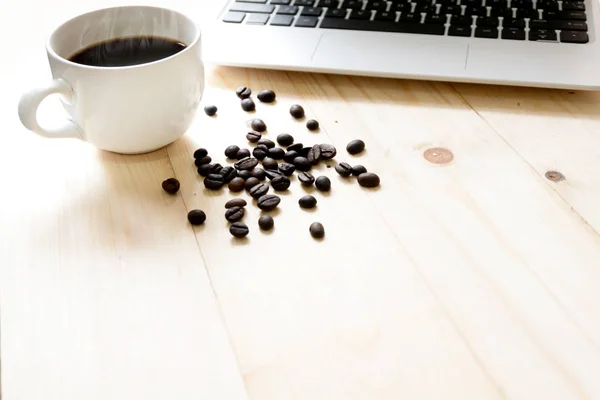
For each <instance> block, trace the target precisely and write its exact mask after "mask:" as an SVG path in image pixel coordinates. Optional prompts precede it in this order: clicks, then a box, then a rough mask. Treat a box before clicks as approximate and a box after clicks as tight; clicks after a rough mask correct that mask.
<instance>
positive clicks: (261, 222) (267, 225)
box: [258, 215, 275, 231]
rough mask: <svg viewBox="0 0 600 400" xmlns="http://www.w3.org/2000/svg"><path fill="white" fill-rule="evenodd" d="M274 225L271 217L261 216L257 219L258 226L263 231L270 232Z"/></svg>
mask: <svg viewBox="0 0 600 400" xmlns="http://www.w3.org/2000/svg"><path fill="white" fill-rule="evenodd" d="M274 225H275V221H273V217H271V216H270V215H263V216H262V217H260V218H259V219H258V226H259V227H260V229H262V230H263V231H270V230H271V229H273V226H274Z"/></svg>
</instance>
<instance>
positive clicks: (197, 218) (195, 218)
mask: <svg viewBox="0 0 600 400" xmlns="http://www.w3.org/2000/svg"><path fill="white" fill-rule="evenodd" d="M187 218H188V221H190V224H192V225H202V224H203V223H204V221H206V214H205V213H204V211H202V210H192V211H190V212H189V213H188V215H187Z"/></svg>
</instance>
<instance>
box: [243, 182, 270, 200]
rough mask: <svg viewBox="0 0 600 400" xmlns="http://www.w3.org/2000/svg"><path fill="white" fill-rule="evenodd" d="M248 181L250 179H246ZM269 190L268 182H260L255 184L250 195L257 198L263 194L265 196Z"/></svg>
mask: <svg viewBox="0 0 600 400" xmlns="http://www.w3.org/2000/svg"><path fill="white" fill-rule="evenodd" d="M246 182H248V181H246ZM268 191H269V186H267V184H265V183H259V184H258V185H256V186H253V187H252V188H251V189H250V190H249V192H250V196H252V197H253V198H255V199H258V198H259V197H261V196H264V195H265V194H267V192H268Z"/></svg>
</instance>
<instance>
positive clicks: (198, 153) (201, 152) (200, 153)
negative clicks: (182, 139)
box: [194, 148, 208, 158]
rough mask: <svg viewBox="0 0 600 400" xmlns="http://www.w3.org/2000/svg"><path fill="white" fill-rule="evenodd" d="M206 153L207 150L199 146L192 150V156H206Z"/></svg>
mask: <svg viewBox="0 0 600 400" xmlns="http://www.w3.org/2000/svg"><path fill="white" fill-rule="evenodd" d="M207 155H208V151H207V150H206V149H203V148H199V149H198V150H196V151H195V152H194V158H202V157H206V156H207Z"/></svg>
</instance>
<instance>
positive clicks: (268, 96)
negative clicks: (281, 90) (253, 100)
mask: <svg viewBox="0 0 600 400" xmlns="http://www.w3.org/2000/svg"><path fill="white" fill-rule="evenodd" d="M256 97H257V98H258V99H259V100H260V101H262V102H263V103H272V102H274V101H275V92H274V91H272V90H270V89H267V90H262V91H260V92H259V93H258V94H257V95H256Z"/></svg>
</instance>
